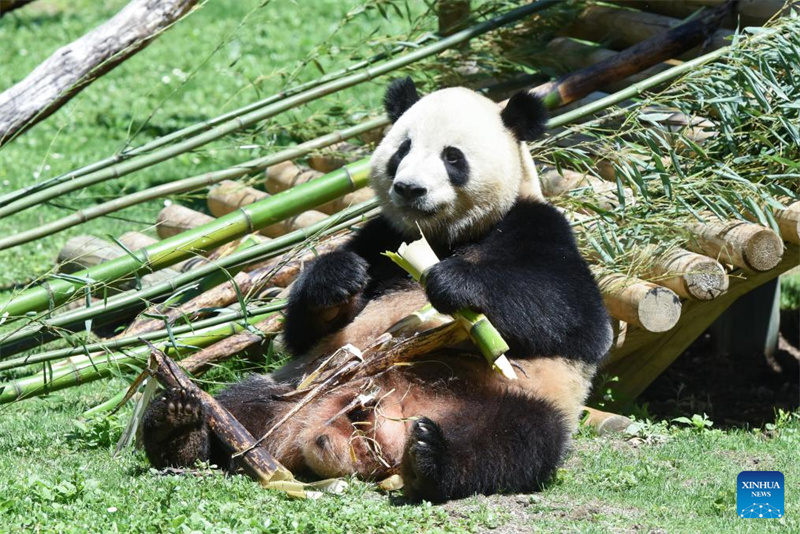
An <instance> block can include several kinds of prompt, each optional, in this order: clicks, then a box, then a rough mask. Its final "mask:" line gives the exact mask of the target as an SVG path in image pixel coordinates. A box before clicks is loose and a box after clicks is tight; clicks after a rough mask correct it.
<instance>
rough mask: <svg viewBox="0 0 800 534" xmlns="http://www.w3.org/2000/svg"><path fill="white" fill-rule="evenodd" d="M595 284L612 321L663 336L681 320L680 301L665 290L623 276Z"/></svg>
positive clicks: (602, 279) (608, 277) (602, 280)
mask: <svg viewBox="0 0 800 534" xmlns="http://www.w3.org/2000/svg"><path fill="white" fill-rule="evenodd" d="M598 284H599V286H600V290H601V291H602V292H603V302H604V303H605V305H606V308H607V309H608V312H609V313H610V314H611V316H612V317H614V318H615V319H619V320H620V321H625V322H626V323H628V324H631V325H634V326H638V327H639V328H643V329H645V330H647V331H648V332H666V331H667V330H669V329H671V328H672V327H673V326H675V324H676V323H677V322H678V319H679V318H680V316H681V299H679V298H678V296H677V295H676V294H675V293H673V292H672V291H670V290H669V289H667V288H665V287H661V286H658V285H656V284H653V283H650V282H645V281H644V280H639V279H638V278H629V277H626V276H623V275H609V276H604V277H603V278H601V279H600V280H599V282H598Z"/></svg>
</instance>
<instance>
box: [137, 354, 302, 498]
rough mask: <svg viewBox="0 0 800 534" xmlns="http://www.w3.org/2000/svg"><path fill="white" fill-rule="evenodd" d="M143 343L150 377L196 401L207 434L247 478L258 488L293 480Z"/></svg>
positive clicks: (223, 411)
mask: <svg viewBox="0 0 800 534" xmlns="http://www.w3.org/2000/svg"><path fill="white" fill-rule="evenodd" d="M145 343H147V344H148V345H149V346H150V359H151V363H150V369H152V370H151V373H152V374H153V375H154V376H155V377H156V379H157V380H158V381H159V382H160V383H161V385H163V386H164V387H165V388H170V389H181V390H184V391H186V392H187V393H191V394H193V395H194V396H196V397H197V398H198V399H200V402H201V403H202V404H203V408H204V412H205V414H206V417H207V420H208V426H209V427H210V428H211V431H212V432H213V433H214V434H215V435H216V437H217V438H218V439H219V441H220V442H221V443H222V444H223V446H224V447H225V448H226V449H227V450H228V452H229V453H230V454H231V456H232V457H233V458H234V459H235V461H236V463H237V464H238V465H239V467H241V468H242V469H243V470H244V472H245V473H247V475H248V476H250V477H251V478H252V479H253V480H256V481H257V482H260V483H261V484H262V485H266V484H268V483H270V482H273V481H277V480H293V479H294V477H293V476H292V473H291V472H290V471H289V470H288V469H286V468H285V467H283V466H282V465H281V464H280V463H279V462H278V461H277V460H275V458H273V457H272V456H271V455H270V454H269V453H268V452H267V450H266V449H265V448H263V447H259V446H257V445H256V440H255V438H253V436H252V435H251V434H250V432H248V431H247V429H246V428H244V427H243V426H242V425H241V423H239V422H238V421H237V420H236V418H235V417H233V416H232V415H231V414H230V412H228V410H226V409H225V408H223V407H222V405H221V404H219V402H217V401H216V400H215V399H214V397H212V396H211V395H209V394H208V393H206V392H205V391H203V390H202V389H200V388H199V387H197V386H196V385H195V384H194V383H193V382H192V381H191V380H190V379H189V377H188V376H187V375H186V372H185V371H183V370H182V369H181V368H180V366H178V365H177V364H176V363H175V362H173V361H172V360H171V359H170V358H168V357H167V356H166V355H165V354H164V353H163V352H161V351H160V350H158V349H157V348H155V347H154V346H153V345H152V344H151V343H150V342H149V341H145Z"/></svg>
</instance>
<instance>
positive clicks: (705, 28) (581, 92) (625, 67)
mask: <svg viewBox="0 0 800 534" xmlns="http://www.w3.org/2000/svg"><path fill="white" fill-rule="evenodd" d="M594 9H611V10H612V11H619V12H625V11H626V10H622V9H614V8H603V7H602V6H591V7H589V8H587V9H586V10H585V11H584V13H587V12H593V11H592V10H594ZM726 9H727V4H726V6H722V7H719V8H717V9H714V10H709V11H708V12H707V13H705V14H703V15H700V16H699V17H697V18H696V19H694V20H692V21H690V22H687V23H685V24H681V25H679V26H675V27H672V26H671V25H668V26H666V27H663V28H657V29H656V30H655V31H650V32H649V33H648V34H647V36H646V37H644V38H642V39H636V40H634V41H632V42H630V43H627V44H625V45H624V46H625V47H629V48H625V50H623V51H622V52H620V53H619V54H617V55H615V56H613V57H609V58H608V59H605V60H603V61H601V62H600V63H596V64H594V65H591V66H589V67H586V68H583V69H581V70H579V71H576V72H573V73H571V74H567V75H566V76H563V77H562V78H560V79H558V80H556V81H554V82H550V83H547V84H544V85H541V86H539V87H537V88H536V89H534V90H533V92H535V93H537V94H539V95H542V97H543V98H544V100H545V103H546V104H547V106H548V107H549V108H554V107H557V106H558V105H564V104H568V103H569V102H572V101H574V100H577V99H579V98H581V97H583V96H585V95H587V94H589V93H591V92H592V91H595V90H597V89H598V88H599V87H603V86H605V85H606V84H609V83H611V82H615V81H618V80H621V79H624V78H627V77H628V76H630V75H632V74H635V73H637V72H640V71H642V70H645V69H647V68H650V67H652V66H653V65H657V64H659V63H661V62H662V61H666V60H668V59H670V58H673V57H675V56H677V55H679V54H681V53H683V52H685V51H687V50H689V49H690V48H691V47H693V46H695V45H698V44H700V43H702V42H704V41H705V40H706V38H707V37H708V36H709V35H710V34H711V33H712V32H713V30H714V29H715V28H716V27H717V26H718V25H719V20H720V18H721V17H722V15H723V14H724V13H725V11H726ZM655 16H657V17H658V16H660V15H655ZM611 18H612V19H614V21H615V24H616V18H614V17H611ZM629 23H630V24H633V21H631V22H629ZM615 31H616V26H615ZM595 40H597V39H595ZM724 44H725V43H723V45H724Z"/></svg>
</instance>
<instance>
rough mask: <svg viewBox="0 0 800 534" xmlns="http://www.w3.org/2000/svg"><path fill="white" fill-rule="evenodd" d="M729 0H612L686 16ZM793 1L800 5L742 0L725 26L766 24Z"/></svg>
mask: <svg viewBox="0 0 800 534" xmlns="http://www.w3.org/2000/svg"><path fill="white" fill-rule="evenodd" d="M725 1H726V0H669V1H668V2H666V1H664V0H610V3H612V4H620V5H623V6H625V7H632V8H636V9H641V10H643V11H651V12H653V13H658V14H660V15H667V16H670V17H675V18H679V19H683V18H686V17H688V16H689V15H691V14H692V13H694V12H695V11H697V10H698V9H700V8H703V7H706V8H710V7H717V6H719V5H721V4H723V3H725ZM792 4H797V2H796V1H795V2H792V1H789V2H786V1H785V0H738V1H737V2H735V3H734V5H733V8H732V10H731V13H729V14H728V15H727V16H726V17H725V18H724V19H723V21H722V25H723V26H724V27H726V28H730V29H735V28H736V27H737V26H763V25H764V23H765V22H767V21H768V20H769V19H770V18H772V17H773V16H775V15H777V14H780V13H786V12H788V10H789V8H790V7H791V5H792ZM784 6H785V7H784Z"/></svg>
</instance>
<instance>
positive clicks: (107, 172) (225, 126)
mask: <svg viewBox="0 0 800 534" xmlns="http://www.w3.org/2000/svg"><path fill="white" fill-rule="evenodd" d="M555 3H556V0H534V1H533V2H531V3H530V4H527V5H524V6H521V7H518V8H516V9H512V10H510V11H508V12H506V13H504V14H502V15H500V16H498V17H495V18H493V19H490V20H487V21H485V22H482V23H480V24H476V25H475V26H472V27H470V28H467V29H465V30H462V31H459V32H457V33H455V34H453V35H451V36H450V37H446V38H444V39H441V40H439V41H437V42H435V43H432V44H430V45H426V46H423V47H421V48H418V49H416V50H414V51H412V52H409V53H407V54H404V55H403V56H401V57H398V58H395V59H392V60H389V61H387V62H385V63H382V64H380V65H375V66H372V67H370V68H368V69H365V70H364V71H361V72H357V73H354V74H351V75H348V76H345V77H342V78H340V79H338V80H333V81H330V82H327V83H324V84H322V85H319V86H317V87H314V88H312V89H310V90H308V91H304V92H302V93H299V94H296V95H294V96H290V97H288V98H284V99H282V100H280V101H278V102H275V103H273V104H270V105H267V106H264V107H262V108H260V109H257V110H254V111H251V112H249V113H245V114H243V115H239V116H237V117H236V118H235V119H233V120H230V121H227V122H224V123H222V124H219V125H217V126H214V127H213V128H211V129H209V130H207V131H205V132H203V133H201V134H199V135H196V136H193V137H190V138H188V139H184V140H182V141H178V142H176V143H174V144H172V145H169V146H166V147H162V148H159V149H156V150H153V151H151V152H149V153H147V154H144V155H142V156H141V157H138V158H135V159H132V160H128V161H124V162H122V163H118V164H115V165H113V166H111V167H107V168H103V169H101V170H98V171H95V172H91V173H88V174H85V175H83V176H80V177H78V178H75V179H70V180H69V181H65V182H63V183H59V184H58V185H56V186H54V187H49V188H47V189H45V190H41V191H36V192H32V193H30V194H26V195H24V196H21V197H16V200H12V201H11V202H8V203H7V204H6V205H5V206H2V207H0V218H2V217H6V216H8V215H11V214H14V213H17V212H19V211H21V210H24V209H27V208H29V207H31V206H35V205H37V204H40V203H42V202H45V201H47V200H50V199H53V198H55V197H57V196H60V195H62V194H64V193H67V192H70V191H75V190H76V189H82V188H84V187H87V186H89V185H92V184H95V183H99V182H102V181H105V180H108V179H111V178H119V177H122V176H125V175H127V174H130V173H132V172H135V171H138V170H140V169H144V168H146V167H149V166H152V165H155V164H157V163H161V162H162V161H165V160H167V159H170V158H172V157H174V156H177V155H179V154H184V153H186V152H188V151H190V150H194V149H196V148H198V147H201V146H203V145H205V144H207V143H210V142H212V141H215V140H217V139H220V138H221V137H224V136H226V135H229V134H231V133H234V132H236V131H239V130H241V129H243V128H247V127H249V126H252V125H254V124H256V123H258V122H261V121H263V120H265V119H268V118H270V117H274V116H276V115H278V114H279V113H282V112H284V111H287V110H289V109H292V108H295V107H297V106H299V105H301V104H304V103H306V102H310V101H312V100H316V99H318V98H321V97H323V96H326V95H329V94H333V93H336V92H338V91H340V90H342V89H346V88H348V87H352V86H354V85H357V84H359V83H362V82H365V81H368V80H371V79H373V78H375V77H377V76H380V75H382V74H386V73H388V72H391V71H393V70H396V69H398V68H401V67H404V66H406V65H410V64H411V63H414V62H416V61H419V60H421V59H424V58H426V57H429V56H432V55H435V54H438V53H439V52H441V51H443V50H446V49H448V48H452V47H453V46H456V45H458V44H460V43H463V42H466V41H468V40H470V39H472V38H473V37H476V36H478V35H482V34H484V33H487V32H489V31H492V30H494V29H496V28H499V27H500V26H503V25H505V24H508V23H510V22H514V21H516V20H519V19H521V18H523V17H526V16H528V15H531V14H533V13H536V12H537V11H541V10H542V9H545V8H547V7H549V6H551V5H553V4H555Z"/></svg>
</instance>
